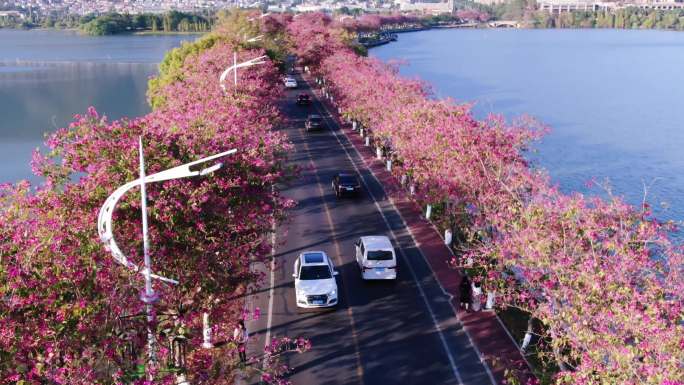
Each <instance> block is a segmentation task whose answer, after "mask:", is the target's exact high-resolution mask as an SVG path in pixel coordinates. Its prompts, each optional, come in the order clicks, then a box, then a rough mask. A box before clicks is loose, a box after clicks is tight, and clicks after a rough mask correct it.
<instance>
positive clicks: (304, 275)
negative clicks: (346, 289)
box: [299, 265, 332, 281]
mask: <svg viewBox="0 0 684 385" xmlns="http://www.w3.org/2000/svg"><path fill="white" fill-rule="evenodd" d="M328 278H332V276H331V275H330V269H329V268H328V266H326V265H314V266H302V270H301V272H300V273H299V279H301V280H307V281H308V280H314V279H328Z"/></svg>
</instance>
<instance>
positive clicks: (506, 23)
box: [487, 20, 520, 28]
mask: <svg viewBox="0 0 684 385" xmlns="http://www.w3.org/2000/svg"><path fill="white" fill-rule="evenodd" d="M487 25H489V26H490V27H492V28H520V22H518V21H515V20H495V21H490V22H489V23H487Z"/></svg>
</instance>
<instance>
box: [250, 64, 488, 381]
mask: <svg viewBox="0 0 684 385" xmlns="http://www.w3.org/2000/svg"><path fill="white" fill-rule="evenodd" d="M297 80H298V81H299V83H300V88H299V89H297V90H292V91H287V92H286V97H285V98H284V100H283V101H282V105H281V108H282V111H283V113H284V115H285V116H286V117H288V118H289V121H288V124H286V125H285V127H283V130H284V132H285V133H286V134H287V136H288V137H289V139H290V141H291V142H292V143H293V144H294V151H293V153H292V155H291V157H290V159H291V162H292V163H293V164H296V165H298V166H299V167H300V168H301V170H302V172H301V175H300V176H299V177H298V178H297V179H296V180H295V181H293V182H291V183H290V184H289V185H287V186H282V188H281V191H282V192H283V194H284V195H285V196H287V197H289V198H292V199H294V200H296V201H297V202H298V205H297V207H296V208H294V209H293V210H292V211H291V218H290V220H288V222H287V223H285V224H283V225H281V226H280V227H279V228H278V229H277V231H276V234H277V242H276V244H277V246H276V248H275V250H274V252H275V262H274V267H275V269H274V270H273V273H272V274H267V276H266V280H265V282H264V287H263V288H261V290H259V291H258V292H257V293H255V294H253V295H252V296H251V297H250V298H249V301H248V303H249V306H250V307H256V306H258V307H259V308H260V309H262V312H263V313H264V316H263V317H261V318H260V319H259V320H256V321H251V322H249V323H248V329H249V330H250V333H252V338H251V340H250V344H249V347H248V351H249V354H250V355H257V354H259V353H261V350H262V347H263V346H264V344H265V340H266V338H267V337H270V338H273V337H282V336H290V337H297V336H302V337H306V338H308V339H310V340H311V342H312V345H313V347H312V350H311V351H309V352H307V353H304V354H294V353H292V354H289V355H288V357H287V364H288V365H289V366H290V367H292V368H293V373H292V375H291V380H292V382H293V384H295V385H333V384H354V385H371V384H404V385H409V384H421V385H422V384H491V380H490V376H489V374H488V373H487V369H486V368H485V366H484V365H483V364H482V363H481V362H480V359H479V357H478V355H477V353H476V351H475V350H474V348H473V347H472V345H471V344H470V342H469V339H468V336H467V335H466V334H465V333H464V332H463V329H462V327H461V325H460V323H459V322H458V320H457V318H456V316H455V314H454V310H453V308H452V306H451V305H450V303H449V301H448V298H447V297H446V295H444V294H443V292H442V290H441V288H440V287H439V284H438V283H437V282H436V280H435V278H434V276H433V275H432V273H431V271H430V267H429V266H428V265H427V264H426V262H425V260H424V258H423V256H422V255H421V254H420V251H419V250H418V249H417V248H416V245H415V244H414V241H413V239H412V238H411V236H410V234H409V233H408V231H407V230H406V227H405V225H404V223H403V221H402V218H401V217H400V216H399V214H398V213H397V211H396V210H395V209H394V208H393V207H392V205H391V204H390V203H389V202H388V200H387V199H386V197H385V194H384V192H383V189H382V187H381V186H380V184H379V183H378V181H377V180H376V179H375V177H374V176H373V175H372V173H370V172H369V171H368V170H367V169H366V168H365V167H364V166H363V162H362V160H361V158H360V157H359V155H358V154H357V153H356V152H355V150H354V148H353V146H352V145H351V144H350V143H349V142H348V141H347V140H346V137H345V136H344V134H342V133H341V131H340V130H339V127H338V126H337V125H336V124H335V123H334V121H333V120H332V119H330V117H329V115H328V114H327V111H326V110H325V108H324V107H323V105H322V104H321V103H319V101H318V100H315V101H314V104H313V105H312V106H310V107H300V106H296V105H295V98H296V95H297V94H298V93H300V92H308V93H310V94H313V93H312V92H311V90H310V89H309V86H308V84H306V83H305V82H304V81H303V79H302V78H301V77H297ZM316 112H318V113H320V114H321V115H323V116H324V117H325V118H326V123H327V126H328V127H327V129H326V130H323V131H321V132H316V133H306V132H304V129H303V126H304V119H305V118H306V115H307V114H309V113H316ZM355 170H358V171H359V174H360V176H361V178H362V182H363V183H362V184H363V186H364V190H365V191H364V193H363V194H362V196H361V197H359V198H356V199H354V198H351V199H340V200H338V199H337V198H336V197H335V195H334V192H333V190H332V188H331V185H330V183H331V180H332V177H333V175H334V174H335V173H337V172H339V171H355ZM363 235H387V236H388V237H390V239H391V240H392V241H393V243H394V245H395V248H396V250H397V251H398V256H397V258H398V274H399V275H398V279H397V281H396V282H363V281H362V280H361V279H360V276H359V275H360V273H359V270H358V268H357V266H356V264H355V262H354V246H353V243H354V241H355V240H357V239H358V238H359V237H360V236H363ZM305 250H323V251H325V252H326V253H327V254H328V255H329V256H330V257H331V258H332V259H333V262H334V263H335V265H336V268H337V270H338V271H339V272H340V274H339V275H338V276H337V279H338V286H339V293H340V303H339V305H338V306H337V307H336V308H334V309H332V310H322V311H321V310H316V311H305V312H300V311H298V310H297V308H296V306H295V298H294V283H293V278H292V273H293V264H294V260H295V258H296V257H297V256H298V255H299V253H301V252H302V251H305ZM269 309H272V311H270V312H269Z"/></svg>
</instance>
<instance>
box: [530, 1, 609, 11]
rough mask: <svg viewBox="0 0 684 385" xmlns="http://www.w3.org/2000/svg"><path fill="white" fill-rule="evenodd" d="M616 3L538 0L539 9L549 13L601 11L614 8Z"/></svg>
mask: <svg viewBox="0 0 684 385" xmlns="http://www.w3.org/2000/svg"><path fill="white" fill-rule="evenodd" d="M615 6H616V3H604V2H598V1H595V0H540V1H537V9H539V10H540V11H547V12H549V13H558V14H560V13H563V12H575V11H600V10H603V9H612V8H614V7H615Z"/></svg>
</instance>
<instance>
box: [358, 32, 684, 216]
mask: <svg viewBox="0 0 684 385" xmlns="http://www.w3.org/2000/svg"><path fill="white" fill-rule="evenodd" d="M371 55H373V56H376V57H378V58H380V59H382V60H390V59H400V60H402V61H407V62H408V64H407V65H403V66H402V67H401V70H400V72H401V73H402V74H403V75H407V76H411V77H415V76H418V77H420V78H422V79H424V80H427V81H428V82H429V83H431V84H432V85H433V86H434V90H435V94H436V96H438V97H447V96H449V97H452V98H455V99H457V100H459V101H468V102H475V103H476V104H475V107H474V110H473V111H474V113H475V114H476V116H478V117H484V116H486V115H487V114H489V113H501V114H504V116H506V117H507V118H513V117H515V116H519V115H522V114H529V115H532V116H534V117H536V118H537V119H539V120H541V121H542V122H544V123H546V124H548V125H549V126H550V127H551V129H552V131H551V133H550V134H549V135H547V136H546V137H545V138H544V139H543V140H542V141H541V142H540V143H537V144H536V145H535V149H536V150H537V151H536V152H535V153H533V154H531V155H530V158H531V159H532V160H533V161H534V162H535V165H536V166H537V167H543V168H545V169H547V170H548V172H549V174H550V175H551V178H552V180H553V182H554V183H557V184H558V185H559V186H560V188H561V190H562V191H565V192H571V191H580V192H584V193H590V194H601V195H605V194H606V193H605V191H603V189H601V188H597V187H593V188H589V187H588V186H587V183H586V182H588V181H589V180H591V179H596V180H598V181H607V183H608V184H609V185H610V190H611V192H612V194H614V195H619V196H623V197H624V198H625V199H626V200H627V201H629V202H630V203H632V204H636V205H638V204H640V203H641V202H642V200H643V197H644V191H645V188H644V186H647V189H648V194H647V200H648V201H649V202H650V203H651V205H652V206H654V211H655V213H656V216H657V217H659V218H661V219H672V220H675V221H681V220H683V219H684V175H682V173H683V172H684V153H683V152H682V149H683V148H684V33H678V32H666V31H618V30H490V29H479V30H431V31H425V32H418V33H405V34H401V35H400V36H399V41H398V42H396V43H392V44H389V45H386V46H383V47H379V48H374V49H372V50H371Z"/></svg>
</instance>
